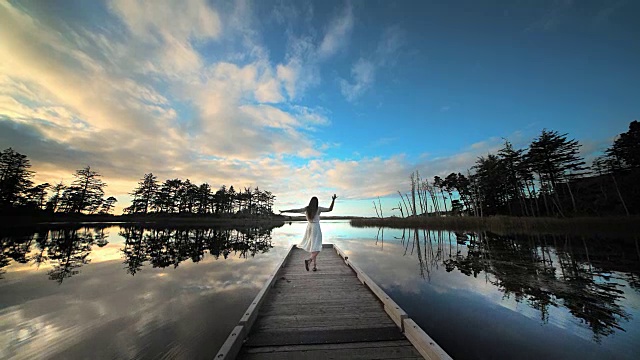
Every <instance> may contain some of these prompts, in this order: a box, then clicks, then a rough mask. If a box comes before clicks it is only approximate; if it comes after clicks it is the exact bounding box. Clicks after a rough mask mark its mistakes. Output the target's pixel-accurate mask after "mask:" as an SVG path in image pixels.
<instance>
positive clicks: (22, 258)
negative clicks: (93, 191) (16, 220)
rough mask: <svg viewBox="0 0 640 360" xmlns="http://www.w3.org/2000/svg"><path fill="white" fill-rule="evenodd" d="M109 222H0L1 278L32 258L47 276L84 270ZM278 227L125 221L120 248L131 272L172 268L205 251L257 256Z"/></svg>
mask: <svg viewBox="0 0 640 360" xmlns="http://www.w3.org/2000/svg"><path fill="white" fill-rule="evenodd" d="M107 226H112V225H92V226H91V227H87V226H72V225H68V226H55V227H51V226H42V227H36V228H33V227H30V228H26V227H25V228H21V227H16V228H0V241H1V242H0V279H2V278H3V277H4V274H5V272H6V270H5V267H7V266H9V265H10V264H11V263H12V262H13V263H18V264H28V263H31V264H33V265H34V266H36V267H38V268H39V267H40V266H41V265H48V266H50V267H51V269H50V270H48V272H47V274H48V276H49V279H51V280H54V281H56V282H58V283H59V284H62V282H63V281H64V280H65V279H67V278H70V277H72V276H74V275H77V274H78V273H79V272H80V268H81V267H82V266H84V265H86V264H89V263H90V262H91V252H92V250H95V246H97V247H104V246H105V245H107V244H108V241H107V237H108V232H106V231H105V228H106V227H107ZM273 228H274V227H257V226H256V227H246V228H242V229H231V228H211V227H196V228H194V227H188V228H186V227H185V228H154V227H143V226H140V225H123V226H121V227H120V232H119V234H120V236H122V237H123V238H124V244H123V247H122V248H121V249H120V250H121V251H122V254H123V256H124V264H125V265H126V271H127V273H129V274H131V275H135V274H136V273H137V272H138V271H140V270H141V269H142V267H143V266H144V265H145V264H147V263H148V264H151V266H153V267H158V268H165V267H169V266H172V267H174V268H176V267H178V265H179V264H180V263H181V262H183V261H187V260H191V261H192V262H194V263H197V262H199V261H201V260H202V259H203V258H204V257H205V255H206V254H207V252H208V253H209V254H210V255H211V256H213V257H214V258H215V259H218V258H220V257H221V256H222V257H223V258H225V259H226V258H228V257H229V256H232V255H234V256H238V257H243V258H246V257H249V256H251V257H253V256H255V255H256V254H258V253H264V252H267V251H269V249H271V248H272V247H273V245H272V244H271V231H272V230H273Z"/></svg>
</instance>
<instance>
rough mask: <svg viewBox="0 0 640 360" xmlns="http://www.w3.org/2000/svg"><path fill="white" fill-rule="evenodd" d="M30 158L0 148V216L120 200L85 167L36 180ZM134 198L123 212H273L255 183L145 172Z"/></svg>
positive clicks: (103, 207)
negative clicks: (52, 179)
mask: <svg viewBox="0 0 640 360" xmlns="http://www.w3.org/2000/svg"><path fill="white" fill-rule="evenodd" d="M34 176H35V172H34V171H33V170H31V162H30V161H29V159H28V158H27V156H26V155H23V154H20V153H18V152H16V151H15V150H13V149H12V148H8V149H5V150H3V151H2V152H1V153H0V215H4V216H12V215H53V214H80V215H110V214H111V213H112V212H113V209H114V204H115V203H116V202H117V201H118V200H117V199H116V198H115V197H114V196H106V195H105V188H106V187H107V184H106V183H105V182H104V181H103V180H102V175H101V174H100V173H98V172H97V171H95V170H94V169H92V168H91V167H90V166H86V167H84V168H82V169H79V170H76V171H75V173H73V178H74V180H73V181H72V182H71V183H70V184H68V185H66V184H64V183H63V182H60V183H57V184H55V185H51V184H49V183H43V184H38V185H35V184H34V182H33V180H32V179H33V177H34ZM130 195H131V196H132V198H133V200H132V203H131V205H130V206H127V207H126V208H124V214H125V215H137V216H140V215H146V214H172V215H193V214H198V215H211V214H214V215H243V216H267V215H272V214H273V202H274V200H275V198H276V197H275V195H273V194H272V193H271V192H270V191H266V190H261V189H260V188H259V187H257V186H256V187H255V188H251V187H245V188H244V190H242V191H236V190H235V189H234V187H233V185H232V186H229V187H228V188H227V187H226V185H222V186H221V187H220V188H219V189H218V190H217V191H214V190H213V189H212V188H211V186H210V185H209V184H207V183H202V184H200V185H197V184H194V183H192V182H191V181H190V180H189V179H186V180H181V179H168V180H165V181H164V182H162V183H160V182H159V181H158V179H157V177H156V176H155V175H153V173H148V174H145V175H144V176H143V178H142V179H141V180H140V181H139V183H138V186H137V187H136V188H135V189H133V191H132V192H131V193H130Z"/></svg>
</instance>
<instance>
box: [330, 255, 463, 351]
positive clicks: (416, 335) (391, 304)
mask: <svg viewBox="0 0 640 360" xmlns="http://www.w3.org/2000/svg"><path fill="white" fill-rule="evenodd" d="M333 248H334V250H335V251H336V252H337V253H338V255H339V256H340V257H341V258H342V259H343V260H344V262H345V264H347V266H349V267H350V268H351V270H353V271H354V272H355V273H356V275H357V276H358V279H359V280H360V282H361V283H363V284H364V285H366V286H367V287H368V288H369V290H371V292H372V293H373V294H374V295H375V296H376V297H377V298H378V300H380V301H381V302H382V304H383V305H384V310H385V311H386V312H387V314H388V315H389V317H390V318H391V319H392V320H393V322H395V323H396V325H397V326H398V328H400V330H401V331H402V333H403V334H404V335H405V336H406V337H407V339H408V340H409V341H410V342H411V344H413V346H414V347H415V348H416V349H417V350H418V352H420V355H422V356H423V357H424V358H425V359H428V360H451V359H452V358H451V356H449V354H447V352H446V351H444V350H443V349H442V348H441V347H440V345H438V344H437V343H436V342H435V340H433V339H432V338H431V337H430V336H429V335H427V333H426V332H424V330H422V328H421V327H420V326H419V325H418V324H416V322H415V321H413V320H411V318H409V315H408V314H407V313H406V312H405V311H404V310H402V308H401V307H400V306H399V305H398V304H396V303H395V301H393V300H392V299H391V297H389V295H387V293H385V292H384V290H382V289H381V288H380V287H379V286H378V284H376V283H375V281H373V280H372V279H371V278H370V277H369V276H368V275H367V274H365V273H364V272H363V271H362V270H361V269H360V268H359V267H358V266H357V265H355V264H354V263H352V262H351V260H349V257H348V256H347V255H346V254H345V252H344V251H342V249H340V248H339V247H338V246H336V245H335V244H333Z"/></svg>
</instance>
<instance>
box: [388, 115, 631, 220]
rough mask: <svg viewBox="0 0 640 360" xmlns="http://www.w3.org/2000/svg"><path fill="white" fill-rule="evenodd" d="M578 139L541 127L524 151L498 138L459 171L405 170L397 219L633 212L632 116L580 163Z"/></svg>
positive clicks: (562, 215)
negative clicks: (406, 183)
mask: <svg viewBox="0 0 640 360" xmlns="http://www.w3.org/2000/svg"><path fill="white" fill-rule="evenodd" d="M580 147H581V145H580V143H579V142H578V141H577V140H574V139H569V138H568V137H567V134H559V133H558V132H556V131H549V130H546V129H545V130H542V133H541V134H540V135H539V136H538V137H537V138H536V139H534V140H533V141H532V142H531V144H530V145H529V146H528V148H526V149H515V148H514V147H513V145H512V144H511V143H510V142H509V141H508V140H505V143H504V146H503V148H502V149H500V150H499V151H498V152H497V154H487V156H481V157H479V158H478V159H477V160H476V163H475V165H474V166H473V167H472V168H471V169H468V170H467V171H466V173H465V174H463V173H451V174H449V175H447V176H446V177H445V178H444V179H443V178H440V177H439V176H435V177H434V178H433V181H429V180H426V179H422V178H421V177H420V174H419V173H418V172H417V171H416V172H415V173H412V174H411V177H410V179H411V190H410V192H409V193H405V194H403V193H400V192H398V194H399V195H400V199H401V201H400V202H399V204H398V206H397V207H396V208H394V209H399V210H400V212H401V215H402V217H405V216H420V215H423V216H427V215H436V216H437V215H444V214H447V215H473V216H479V217H482V216H487V215H509V216H531V217H533V216H535V217H539V216H556V217H568V216H585V215H587V216H589V215H591V216H602V215H630V214H640V186H639V185H638V184H640V123H639V122H638V121H632V122H631V123H630V124H629V130H628V131H627V132H625V133H622V134H620V135H619V136H618V137H617V138H616V139H615V141H614V143H613V144H612V145H611V146H610V147H609V148H608V149H606V151H605V152H604V154H603V155H602V156H600V157H598V158H596V159H595V160H594V161H593V164H592V165H591V166H587V164H586V163H585V161H584V158H583V157H581V156H580V154H579V150H580Z"/></svg>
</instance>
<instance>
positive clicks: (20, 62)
mask: <svg viewBox="0 0 640 360" xmlns="http://www.w3.org/2000/svg"><path fill="white" fill-rule="evenodd" d="M638 13H640V3H638V2H636V1H627V0H619V1H617V0H612V1H570V0H565V1H205V0H197V1H186V2H173V1H150V2H143V1H124V0H122V1H120V0H117V1H105V2H101V1H48V2H32V1H29V2H21V1H9V2H3V3H2V4H0V24H3V25H0V51H1V53H2V54H3V56H2V57H0V146H1V147H2V148H7V147H10V146H11V147H13V148H14V149H16V150H17V151H19V152H21V153H23V154H26V155H27V156H28V157H29V158H30V159H31V161H32V164H33V170H35V171H36V172H37V178H36V181H39V182H44V181H48V182H57V181H60V180H64V181H65V182H67V183H69V182H70V181H71V180H72V176H71V174H72V173H73V171H74V170H75V169H79V168H81V167H84V166H85V165H91V166H92V167H94V168H96V169H97V170H98V171H99V172H100V173H101V174H103V176H104V180H105V181H106V182H107V184H108V185H109V187H108V188H107V189H106V190H107V194H108V195H115V196H116V197H117V198H118V200H119V203H118V205H119V208H122V207H124V206H127V205H128V203H129V201H130V198H129V197H128V195H127V193H128V192H130V191H131V190H132V189H133V188H134V187H135V184H136V182H137V180H138V179H140V178H141V177H142V175H144V173H146V172H153V173H154V174H156V175H157V176H158V178H159V179H160V180H165V179H168V178H175V177H179V178H182V179H186V178H189V179H191V180H192V181H195V182H197V183H201V182H205V181H206V182H208V183H209V184H210V185H212V186H213V187H219V186H220V185H222V184H226V185H234V186H235V187H237V188H241V187H244V186H249V185H252V186H259V187H261V188H264V189H268V190H270V191H272V192H273V193H275V194H276V195H277V196H278V198H277V203H276V208H285V207H290V206H294V205H299V204H301V205H304V204H305V203H306V202H307V201H308V198H309V197H310V196H312V195H317V196H318V197H319V198H320V200H321V203H323V202H326V203H327V204H328V202H329V199H330V195H331V194H333V193H337V194H338V196H340V199H339V201H338V205H337V206H336V210H335V214H337V215H364V216H369V215H374V211H373V208H372V207H373V206H372V205H371V199H373V198H376V197H378V196H381V197H382V198H383V199H384V207H385V210H386V211H385V215H387V214H392V212H391V211H390V208H391V207H393V206H394V205H393V204H395V203H397V197H396V196H395V194H396V191H397V190H401V191H404V190H406V187H407V184H408V176H409V174H410V173H411V172H412V171H414V170H419V171H420V172H421V174H422V175H423V176H425V177H430V178H432V177H433V176H434V175H440V176H443V175H446V174H448V173H450V172H452V171H456V172H457V171H465V170H466V169H467V168H469V167H470V166H471V165H472V164H473V162H474V160H475V159H476V158H477V156H480V155H486V154H487V153H488V152H494V151H496V150H497V149H498V148H499V147H500V145H501V143H502V141H503V140H502V138H508V139H509V140H510V141H511V142H513V143H514V144H515V145H516V146H518V147H524V146H526V145H527V144H528V143H530V142H531V140H533V139H534V138H535V137H536V136H537V135H538V134H539V133H540V131H541V130H542V129H543V128H547V129H551V130H557V131H559V132H561V133H565V132H566V133H569V136H570V137H572V138H575V139H577V140H579V141H580V142H581V144H583V147H582V151H583V155H584V156H585V157H587V158H591V157H593V156H594V154H597V153H598V152H599V151H602V150H603V149H604V148H605V147H607V146H608V145H609V144H610V143H611V142H612V139H613V137H614V136H615V135H617V134H619V133H621V132H624V131H626V130H627V127H628V124H629V122H630V121H632V120H634V119H638V118H639V116H638V115H639V114H640V106H639V105H638V104H640V101H639V99H640V96H639V95H640V90H638V84H639V83H640V66H638V65H637V64H640V42H639V41H638V39H639V38H640V25H638V24H637V21H635V20H637V19H635V18H634V17H635V16H634V15H636V14H638Z"/></svg>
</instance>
